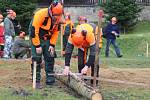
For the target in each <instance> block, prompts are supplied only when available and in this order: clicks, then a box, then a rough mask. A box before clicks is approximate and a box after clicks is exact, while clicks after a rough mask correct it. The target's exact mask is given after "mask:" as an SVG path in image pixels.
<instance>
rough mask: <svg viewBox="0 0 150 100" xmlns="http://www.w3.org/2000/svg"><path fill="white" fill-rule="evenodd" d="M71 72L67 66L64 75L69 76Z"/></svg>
mask: <svg viewBox="0 0 150 100" xmlns="http://www.w3.org/2000/svg"><path fill="white" fill-rule="evenodd" d="M69 72H70V70H69V66H65V68H64V70H63V74H64V75H69Z"/></svg>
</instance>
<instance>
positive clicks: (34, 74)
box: [32, 61, 36, 89]
mask: <svg viewBox="0 0 150 100" xmlns="http://www.w3.org/2000/svg"><path fill="white" fill-rule="evenodd" d="M32 87H33V89H36V62H35V61H34V63H33V84H32Z"/></svg>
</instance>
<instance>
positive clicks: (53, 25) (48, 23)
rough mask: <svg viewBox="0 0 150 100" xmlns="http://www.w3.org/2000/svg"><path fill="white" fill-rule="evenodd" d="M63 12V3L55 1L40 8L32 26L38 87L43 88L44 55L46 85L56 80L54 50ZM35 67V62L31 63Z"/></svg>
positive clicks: (33, 57) (33, 58)
mask: <svg viewBox="0 0 150 100" xmlns="http://www.w3.org/2000/svg"><path fill="white" fill-rule="evenodd" d="M62 14H63V6H62V5H61V3H59V2H57V1H54V2H52V3H51V5H50V7H49V8H44V9H41V10H38V11H37V12H36V13H35V15H34V17H33V22H32V27H31V34H30V36H31V42H32V46H31V50H32V51H31V52H32V62H33V61H36V63H37V66H36V67H37V70H36V76H37V78H36V87H37V88H41V85H40V79H41V75H40V73H41V63H42V55H43V56H44V61H45V72H46V85H52V84H53V83H54V82H55V78H54V76H52V75H50V74H52V73H53V67H54V51H55V49H54V48H55V45H56V41H57V38H58V33H59V25H60V21H61V17H62ZM31 68H32V69H33V63H32V64H31Z"/></svg>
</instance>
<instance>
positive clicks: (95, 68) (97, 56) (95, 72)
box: [93, 10, 103, 88]
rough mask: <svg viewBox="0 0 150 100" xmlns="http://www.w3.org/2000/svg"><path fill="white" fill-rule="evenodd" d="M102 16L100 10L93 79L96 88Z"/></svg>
mask: <svg viewBox="0 0 150 100" xmlns="http://www.w3.org/2000/svg"><path fill="white" fill-rule="evenodd" d="M102 17H103V10H99V21H98V33H97V38H96V55H95V63H94V79H93V87H94V88H96V77H97V70H98V69H97V65H99V41H100V32H101V30H100V29H101V25H102Z"/></svg>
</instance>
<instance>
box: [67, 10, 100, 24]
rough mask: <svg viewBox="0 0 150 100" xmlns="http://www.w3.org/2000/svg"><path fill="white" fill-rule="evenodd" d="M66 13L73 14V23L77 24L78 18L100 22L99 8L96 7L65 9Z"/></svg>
mask: <svg viewBox="0 0 150 100" xmlns="http://www.w3.org/2000/svg"><path fill="white" fill-rule="evenodd" d="M64 11H65V12H69V13H71V19H72V20H73V22H77V18H78V16H81V15H82V16H86V17H87V19H88V21H97V20H98V8H94V7H65V8H64Z"/></svg>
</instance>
